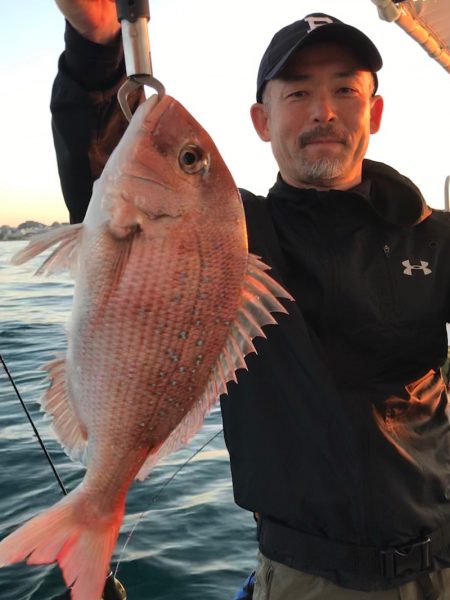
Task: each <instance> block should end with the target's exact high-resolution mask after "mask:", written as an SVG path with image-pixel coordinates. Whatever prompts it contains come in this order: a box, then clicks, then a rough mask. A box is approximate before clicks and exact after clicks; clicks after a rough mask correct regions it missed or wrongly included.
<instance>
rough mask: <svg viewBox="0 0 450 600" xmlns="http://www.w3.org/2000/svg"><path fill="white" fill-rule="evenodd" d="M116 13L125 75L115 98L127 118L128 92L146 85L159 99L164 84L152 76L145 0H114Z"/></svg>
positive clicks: (128, 114) (163, 91) (128, 111)
mask: <svg viewBox="0 0 450 600" xmlns="http://www.w3.org/2000/svg"><path fill="white" fill-rule="evenodd" d="M116 6H117V16H118V19H119V21H120V24H121V27H122V40H123V49H124V55H125V65H126V69H127V75H128V79H127V81H125V83H124V84H123V85H122V87H121V88H120V89H119V92H118V94H117V99H118V101H119V104H120V107H121V108H122V111H123V113H124V115H125V116H126V118H127V119H128V121H130V120H131V116H132V115H131V110H130V106H129V104H128V96H129V95H130V93H131V92H133V91H134V90H136V89H137V88H138V87H140V86H144V85H148V86H150V87H152V88H153V89H155V90H156V92H157V93H158V99H159V100H160V99H161V98H162V97H163V96H164V94H165V90H164V86H163V85H162V83H160V82H159V81H158V80H157V79H155V77H153V70H152V61H151V54H150V40H149V36H148V21H149V19H150V11H149V7H148V0H138V1H136V2H130V1H125V0H116Z"/></svg>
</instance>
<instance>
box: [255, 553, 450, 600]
mask: <svg viewBox="0 0 450 600" xmlns="http://www.w3.org/2000/svg"><path fill="white" fill-rule="evenodd" d="M258 560H259V565H258V568H257V570H256V578H255V590H254V592H253V600H450V569H445V570H444V571H437V572H435V573H431V575H430V579H431V581H432V583H433V586H432V587H433V589H434V593H433V592H432V591H430V590H427V589H426V587H424V586H422V585H420V584H419V583H418V582H416V581H412V582H410V583H406V584H404V585H402V586H400V587H397V588H394V589H390V590H384V591H378V592H359V591H356V590H349V589H346V588H342V587H339V586H337V585H335V584H334V583H332V582H331V581H328V580H327V579H323V578H322V577H317V576H315V575H309V574H307V573H302V572H301V571H297V570H296V569H291V568H290V567H286V566H285V565H282V564H280V563H277V562H275V561H273V560H268V559H267V558H266V557H265V556H262V555H261V554H259V557H258Z"/></svg>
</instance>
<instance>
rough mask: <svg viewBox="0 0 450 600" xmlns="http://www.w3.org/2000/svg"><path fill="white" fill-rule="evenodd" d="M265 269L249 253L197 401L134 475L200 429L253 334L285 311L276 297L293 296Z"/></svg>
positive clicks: (142, 476)
mask: <svg viewBox="0 0 450 600" xmlns="http://www.w3.org/2000/svg"><path fill="white" fill-rule="evenodd" d="M268 269H269V267H268V266H267V265H265V264H264V263H263V262H262V261H261V260H260V259H259V258H258V257H257V256H255V255H253V254H249V258H248V267H247V274H246V277H245V280H244V285H243V287H242V292H241V301H240V305H239V309H238V314H237V317H236V319H235V320H234V321H233V323H232V324H231V326H230V331H229V334H228V337H227V339H226V342H225V344H224V347H223V349H222V352H221V353H220V355H219V357H218V359H217V362H216V364H215V366H214V367H213V369H212V370H211V376H210V378H209V380H208V382H207V385H206V388H205V390H204V391H203V393H202V395H201V397H200V398H199V400H198V402H196V404H194V406H193V407H192V408H191V410H190V411H189V412H188V413H187V414H186V416H185V417H184V419H183V420H182V421H181V422H180V423H179V425H178V426H177V427H176V428H175V429H174V430H173V431H172V432H171V434H170V435H169V437H168V438H167V439H166V440H165V442H163V443H162V444H161V445H159V446H158V447H156V448H153V449H152V450H151V452H150V454H149V455H148V457H147V460H146V461H145V463H144V464H143V465H142V467H141V469H140V471H139V473H138V474H137V475H136V478H137V479H140V480H141V481H142V480H143V479H145V478H146V477H147V476H148V475H149V474H150V472H151V471H152V469H153V467H154V466H155V465H156V464H157V463H158V462H159V461H160V460H161V459H162V458H164V457H165V456H168V455H169V454H171V453H172V452H174V451H175V450H177V449H178V448H180V447H181V446H184V445H185V444H187V443H188V442H189V440H190V439H191V438H192V437H193V436H194V435H195V434H196V433H197V432H198V431H199V430H200V428H201V426H202V425H203V421H204V419H205V416H206V415H207V414H208V412H209V411H210V410H211V407H212V406H213V405H214V404H215V403H216V402H217V400H218V398H219V396H220V395H221V394H225V393H226V392H227V385H226V384H227V382H228V381H236V371H237V370H238V369H246V368H247V365H246V364H245V360H244V358H245V356H246V355H247V354H250V353H251V352H256V350H255V347H254V345H253V342H252V340H253V338H255V337H257V336H261V337H266V335H265V333H264V331H263V330H262V327H263V326H264V325H269V324H275V323H276V320H275V319H274V317H273V316H272V313H273V312H281V313H287V310H286V309H285V307H284V306H283V305H282V304H281V302H280V301H279V300H278V299H277V297H278V298H286V299H288V300H294V299H293V298H292V296H291V295H290V294H289V293H288V292H287V291H286V290H285V289H284V288H283V287H282V286H281V285H280V284H279V283H277V282H276V281H275V280H274V279H273V278H272V277H270V275H268V274H267V273H266V271H267V270H268Z"/></svg>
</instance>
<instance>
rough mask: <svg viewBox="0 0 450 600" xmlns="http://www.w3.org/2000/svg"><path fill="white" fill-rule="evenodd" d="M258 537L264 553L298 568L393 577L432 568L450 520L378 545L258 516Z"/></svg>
mask: <svg viewBox="0 0 450 600" xmlns="http://www.w3.org/2000/svg"><path fill="white" fill-rule="evenodd" d="M258 540H259V547H260V550H261V552H262V553H263V554H264V555H265V556H267V557H268V558H272V559H273V560H276V561H278V562H282V563H283V564H286V565H287V566H290V567H293V568H296V569H298V570H300V571H301V570H305V569H307V568H308V567H310V568H314V569H320V570H333V571H334V570H339V571H344V572H348V573H355V574H358V575H361V576H363V577H373V578H376V579H380V578H386V579H395V578H396V577H405V576H407V575H410V574H414V573H417V574H420V573H429V572H431V571H432V570H433V556H435V555H436V554H438V553H439V552H441V551H442V550H444V548H446V547H448V546H449V545H450V523H446V524H445V525H444V526H443V527H440V528H439V529H436V530H435V531H433V532H432V533H430V534H429V535H425V536H424V537H423V538H422V539H418V540H414V541H411V542H408V543H407V544H403V545H402V546H398V547H396V548H385V549H380V548H375V547H372V546H356V545H354V544H343V543H340V542H334V541H332V540H328V539H325V538H321V537H318V536H315V535H311V534H309V533H305V532H302V531H298V530H296V529H291V528H289V527H286V526H285V525H282V524H281V523H278V522H276V521H273V520H271V519H268V518H265V517H261V518H260V519H259V520H258Z"/></svg>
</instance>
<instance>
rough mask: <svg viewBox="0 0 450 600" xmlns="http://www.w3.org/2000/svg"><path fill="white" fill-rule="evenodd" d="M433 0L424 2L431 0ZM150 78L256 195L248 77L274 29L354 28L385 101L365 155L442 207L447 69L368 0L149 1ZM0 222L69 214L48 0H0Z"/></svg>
mask: <svg viewBox="0 0 450 600" xmlns="http://www.w3.org/2000/svg"><path fill="white" fill-rule="evenodd" d="M430 1H433V0H430ZM150 12H151V21H150V25H149V31H150V45H151V49H152V63H153V71H154V74H155V76H156V77H157V78H158V79H160V81H162V82H163V84H164V85H165V87H166V90H167V92H168V93H169V94H170V95H172V96H174V97H175V98H176V99H177V100H179V101H180V102H181V103H182V104H183V105H184V106H185V107H186V108H187V109H188V110H189V111H190V112H191V113H192V115H193V116H194V117H195V118H196V119H197V120H198V121H199V122H200V123H201V124H202V125H203V127H204V128H205V129H206V130H207V131H208V133H209V134H210V135H211V136H212V138H213V139H214V141H215V143H216V145H217V146H218V148H219V150H220V152H221V154H222V156H223V158H224V159H225V162H226V163H227V164H228V167H229V168H230V171H231V173H232V174H233V176H234V179H235V181H236V183H237V185H238V186H240V187H244V188H247V189H250V190H252V191H253V192H255V193H258V194H265V193H266V192H267V190H268V189H269V188H270V187H271V186H272V184H273V182H274V181H275V177H276V174H277V167H276V164H275V161H274V159H273V157H272V153H271V150H270V145H269V144H267V143H264V142H262V141H261V140H260V139H259V138H258V136H257V134H256V133H255V131H254V130H253V126H252V124H251V120H250V116H249V107H250V105H251V104H252V103H253V102H254V94H255V80H256V73H257V70H258V66H259V61H260V59H261V56H262V54H263V52H264V50H265V48H266V47H267V45H268V43H269V41H270V39H271V38H272V36H273V34H274V33H275V32H276V31H277V30H278V29H280V28H281V27H283V26H284V25H287V24H289V23H291V22H293V21H295V20H298V19H300V18H302V17H304V16H305V15H307V14H308V13H311V12H325V13H327V14H331V15H333V16H335V17H337V18H339V19H341V20H343V21H345V22H347V23H349V24H351V25H354V26H356V27H358V28H359V29H361V30H362V31H364V32H365V33H366V34H367V35H368V36H369V37H370V38H371V39H372V41H373V42H374V43H375V45H376V46H377V47H378V49H379V50H380V53H381V55H382V57H383V60H384V67H383V69H382V71H381V72H380V74H379V82H380V85H379V93H380V94H381V95H383V97H384V99H385V110H384V116H383V122H382V126H381V130H380V132H378V133H377V134H375V135H373V136H372V138H371V142H370V145H369V151H368V154H367V156H368V158H372V159H374V160H381V161H383V162H386V163H388V164H390V165H391V166H392V167H394V168H396V169H397V170H399V171H401V172H402V173H403V174H404V175H406V176H408V177H410V178H411V179H412V180H413V181H414V182H415V183H416V184H417V185H418V186H419V187H420V188H421V190H422V193H423V194H424V196H425V198H426V200H427V202H428V203H429V204H430V205H431V206H433V207H435V208H443V207H444V182H445V178H446V176H448V175H450V152H449V145H450V111H449V108H448V107H449V105H450V103H449V100H450V75H449V74H448V73H446V71H445V70H444V69H443V68H442V67H441V66H440V65H438V64H437V63H436V62H435V61H434V60H432V59H431V58H429V57H428V55H427V54H426V52H425V51H424V50H423V49H422V48H421V47H420V46H419V45H418V44H417V43H416V42H415V41H413V40H412V39H411V38H410V37H409V36H408V35H407V34H406V33H404V32H403V30H401V29H400V28H399V27H398V26H397V25H395V24H391V23H386V22H383V21H381V20H380V19H379V17H378V14H377V10H376V7H375V5H374V4H373V3H372V2H371V0H226V2H217V1H214V0H150ZM0 15H1V17H2V23H3V27H2V35H1V36H0V57H1V61H2V83H1V94H0V114H1V123H2V126H1V137H0V164H1V169H0V225H11V226H17V225H18V224H19V223H21V222H23V221H25V220H28V219H31V220H36V221H40V222H42V223H48V224H49V223H52V222H54V221H60V222H62V221H67V219H68V215H67V210H66V207H65V204H64V200H63V197H62V194H61V191H60V185H59V179H58V174H57V169H56V159H55V154H54V149H53V141H52V137H51V126H50V110H49V103H50V93H51V87H52V83H53V80H54V77H55V75H56V69H57V61H58V57H59V55H60V53H61V52H62V51H63V48H64V38H63V35H64V19H63V17H62V15H61V13H60V12H59V10H58V8H57V7H56V4H55V3H54V2H53V1H51V0H33V2H16V3H13V2H9V3H7V2H4V3H2V4H1V7H0Z"/></svg>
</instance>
